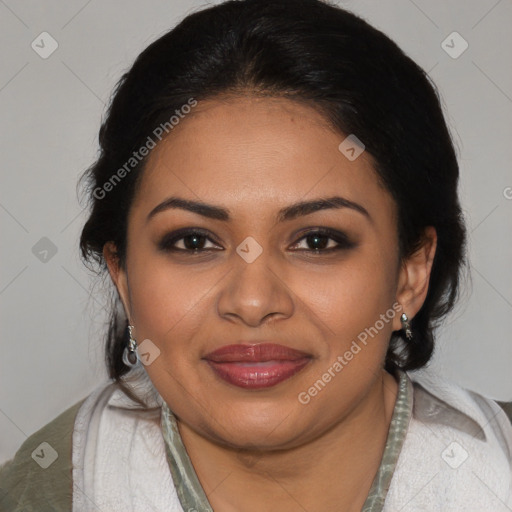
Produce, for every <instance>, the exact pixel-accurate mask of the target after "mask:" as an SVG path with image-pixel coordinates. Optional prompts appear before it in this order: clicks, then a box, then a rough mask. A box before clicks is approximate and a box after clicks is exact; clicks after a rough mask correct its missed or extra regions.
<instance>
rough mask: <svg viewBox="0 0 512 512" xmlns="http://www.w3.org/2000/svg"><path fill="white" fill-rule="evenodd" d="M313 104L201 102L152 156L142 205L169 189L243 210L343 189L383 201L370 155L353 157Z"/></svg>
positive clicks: (240, 100) (245, 100) (243, 100)
mask: <svg viewBox="0 0 512 512" xmlns="http://www.w3.org/2000/svg"><path fill="white" fill-rule="evenodd" d="M346 137H347V135H346V134H341V133H339V132H338V131H336V130H334V129H333V128H332V127H331V126H330V125H329V123H328V121H327V120H326V118H325V117H324V116H323V115H322V114H321V113H320V112H319V111H317V110H316V109H315V108H313V107H312V106H309V105H306V104H302V103H298V102H295V101H291V100H288V99H281V98H261V97H224V98H219V99H213V100H208V101H203V102H199V104H198V106H197V107H195V109H194V110H193V111H192V112H191V113H190V114H189V115H187V116H185V117H184V118H183V119H182V120H181V121H180V123H179V125H178V126H176V127H175V128H174V129H173V131H172V132H171V133H170V135H169V136H168V137H167V138H165V139H164V140H163V141H162V142H160V143H159V144H158V146H157V147H156V148H155V149H154V150H153V152H152V154H151V155H150V157H149V159H148V162H147V164H146V168H145V170H144V175H143V177H142V181H141V183H140V187H139V190H138V193H137V197H136V203H138V205H139V206H143V205H146V207H147V208H150V205H153V206H154V205H155V204H157V203H158V202H159V201H162V200H164V199H165V198H166V197H167V196H169V195H176V194H179V195H181V196H184V197H187V198H190V199H201V200H204V201H208V202H211V203H224V204H227V203H229V205H228V207H229V208H231V207H233V208H234V209H236V208H239V209H240V210H244V209H249V208H254V209H259V211H260V212H261V210H262V207H263V206H264V205H271V204H272V205H275V206H276V208H277V207H278V206H279V205H283V204H289V203H292V202H294V201H297V200H299V199H308V198H312V197H318V196H320V195H324V196H325V195H330V196H332V195H335V194H341V195H343V196H344V197H348V198H349V199H351V200H354V201H360V202H365V203H368V202H371V201H372V198H373V200H374V201H382V200H384V201H385V200H386V197H383V196H386V195H387V194H386V193H385V191H384V190H383V188H382V187H381V185H380V183H379V179H378V176H377V174H376V173H375V171H374V167H373V161H372V158H371V157H370V155H369V154H367V153H366V152H363V153H362V154H361V155H360V156H359V157H357V158H356V159H355V160H349V159H348V158H346V156H344V154H343V153H342V152H341V151H340V149H339V146H340V143H342V142H343V141H344V140H345V139H346Z"/></svg>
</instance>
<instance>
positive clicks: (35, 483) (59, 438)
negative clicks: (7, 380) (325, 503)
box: [0, 399, 85, 512]
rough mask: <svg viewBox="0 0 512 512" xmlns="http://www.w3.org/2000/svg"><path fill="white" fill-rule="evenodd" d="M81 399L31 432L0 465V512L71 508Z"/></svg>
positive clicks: (49, 511)
mask: <svg viewBox="0 0 512 512" xmlns="http://www.w3.org/2000/svg"><path fill="white" fill-rule="evenodd" d="M84 400H85V399H83V400H81V401H80V402H77V403H76V404H75V405H73V406H72V407H70V408H69V409H67V410H66V411H64V412H63V413H62V414H61V415H60V416H57V418H55V419H54V420H53V421H51V422H50V423H48V424H46V425H45V426H44V427H43V428H41V429H40V430H38V431H37V432H35V433H34V434H32V435H31V436H30V437H29V438H28V439H27V440H26V441H25V442H24V443H23V444H22V445H21V447H20V449H19V450H18V451H17V452H16V455H15V456H14V458H13V459H12V460H10V461H8V462H6V463H4V464H3V465H2V466H0V510H1V511H2V512H32V511H33V512H36V511H37V512H70V511H71V509H72V502H73V478H72V447H73V438H72V437H73V429H74V424H75V418H76V415H77V413H78V410H79V409H80V406H81V405H82V403H83V402H84ZM44 443H46V444H44ZM48 445H49V446H48ZM55 457H56V458H55ZM48 464H49V465H48ZM44 466H47V467H46V468H45V467H44Z"/></svg>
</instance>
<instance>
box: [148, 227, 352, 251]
mask: <svg viewBox="0 0 512 512" xmlns="http://www.w3.org/2000/svg"><path fill="white" fill-rule="evenodd" d="M192 235H196V236H199V237H202V238H203V237H204V238H206V239H207V240H209V241H210V242H212V243H216V242H214V241H213V240H212V239H211V238H210V237H209V236H208V233H207V232H206V231H204V230H202V229H200V228H185V229H181V230H178V231H175V232H172V233H168V234H166V235H164V237H163V238H162V239H161V240H160V242H159V243H158V248H159V249H160V250H161V251H163V252H175V253H179V252H181V253H189V254H191V255H195V254H200V253H204V252H208V251H217V250H223V249H212V248H207V249H181V248H177V247H175V246H174V244H176V242H178V241H180V240H183V239H184V238H186V237H188V236H192ZM312 235H317V236H318V235H320V236H321V237H327V239H328V240H333V241H335V242H336V243H337V244H338V245H337V246H336V247H330V248H328V249H298V251H303V252H309V253H312V254H313V255H314V254H326V253H327V254H331V253H333V252H336V251H340V250H348V249H353V248H354V247H355V246H356V244H355V243H354V242H352V241H351V240H350V239H349V238H348V236H347V235H346V234H345V233H342V232H340V231H335V230H332V229H329V228H315V229H311V230H309V231H307V232H306V233H303V234H302V236H301V237H300V238H299V239H298V240H297V241H296V242H295V243H294V244H293V245H294V246H295V245H297V244H298V243H299V242H300V241H302V240H304V239H307V238H308V237H309V236H312ZM328 243H329V242H328Z"/></svg>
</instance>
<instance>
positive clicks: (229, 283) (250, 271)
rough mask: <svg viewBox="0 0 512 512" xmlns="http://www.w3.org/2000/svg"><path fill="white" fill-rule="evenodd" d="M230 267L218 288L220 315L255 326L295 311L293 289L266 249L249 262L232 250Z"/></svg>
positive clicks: (288, 315) (285, 316) (289, 314)
mask: <svg viewBox="0 0 512 512" xmlns="http://www.w3.org/2000/svg"><path fill="white" fill-rule="evenodd" d="M233 259H234V261H233V265H234V266H235V268H233V269H232V271H231V272H229V273H228V274H227V276H226V279H225V280H224V281H223V283H222V286H221V288H220V292H219V297H218V302H217V308H218V313H219V315H220V316H221V317H223V318H227V319H229V320H230V321H235V322H241V323H244V324H246V325H247V326H251V327H257V326H259V325H260V324H262V323H264V322H268V321H274V320H277V319H279V318H282V319H284V318H289V317H290V316H291V315H292V314H293V311H294V300H293V292H292V290H291V289H290V288H289V286H288V285H287V284H286V276H285V273H284V272H283V271H281V272H280V270H279V266H278V265H277V264H276V263H275V262H274V264H272V261H271V257H270V255H269V254H268V251H265V250H264V251H263V252H262V254H261V255H260V256H259V257H258V258H257V259H256V260H255V261H252V262H251V263H248V262H246V261H244V259H242V258H241V257H240V256H239V255H238V254H233Z"/></svg>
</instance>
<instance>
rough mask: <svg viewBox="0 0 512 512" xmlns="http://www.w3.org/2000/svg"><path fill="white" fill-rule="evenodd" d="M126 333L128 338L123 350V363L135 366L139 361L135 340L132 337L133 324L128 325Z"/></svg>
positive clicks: (131, 366)
mask: <svg viewBox="0 0 512 512" xmlns="http://www.w3.org/2000/svg"><path fill="white" fill-rule="evenodd" d="M128 333H129V335H130V340H129V341H128V344H127V346H126V347H124V350H123V363H124V364H125V365H126V366H129V367H130V368H133V367H134V366H137V364H138V362H139V354H138V352H137V342H136V341H135V338H134V337H133V325H129V326H128Z"/></svg>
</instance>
